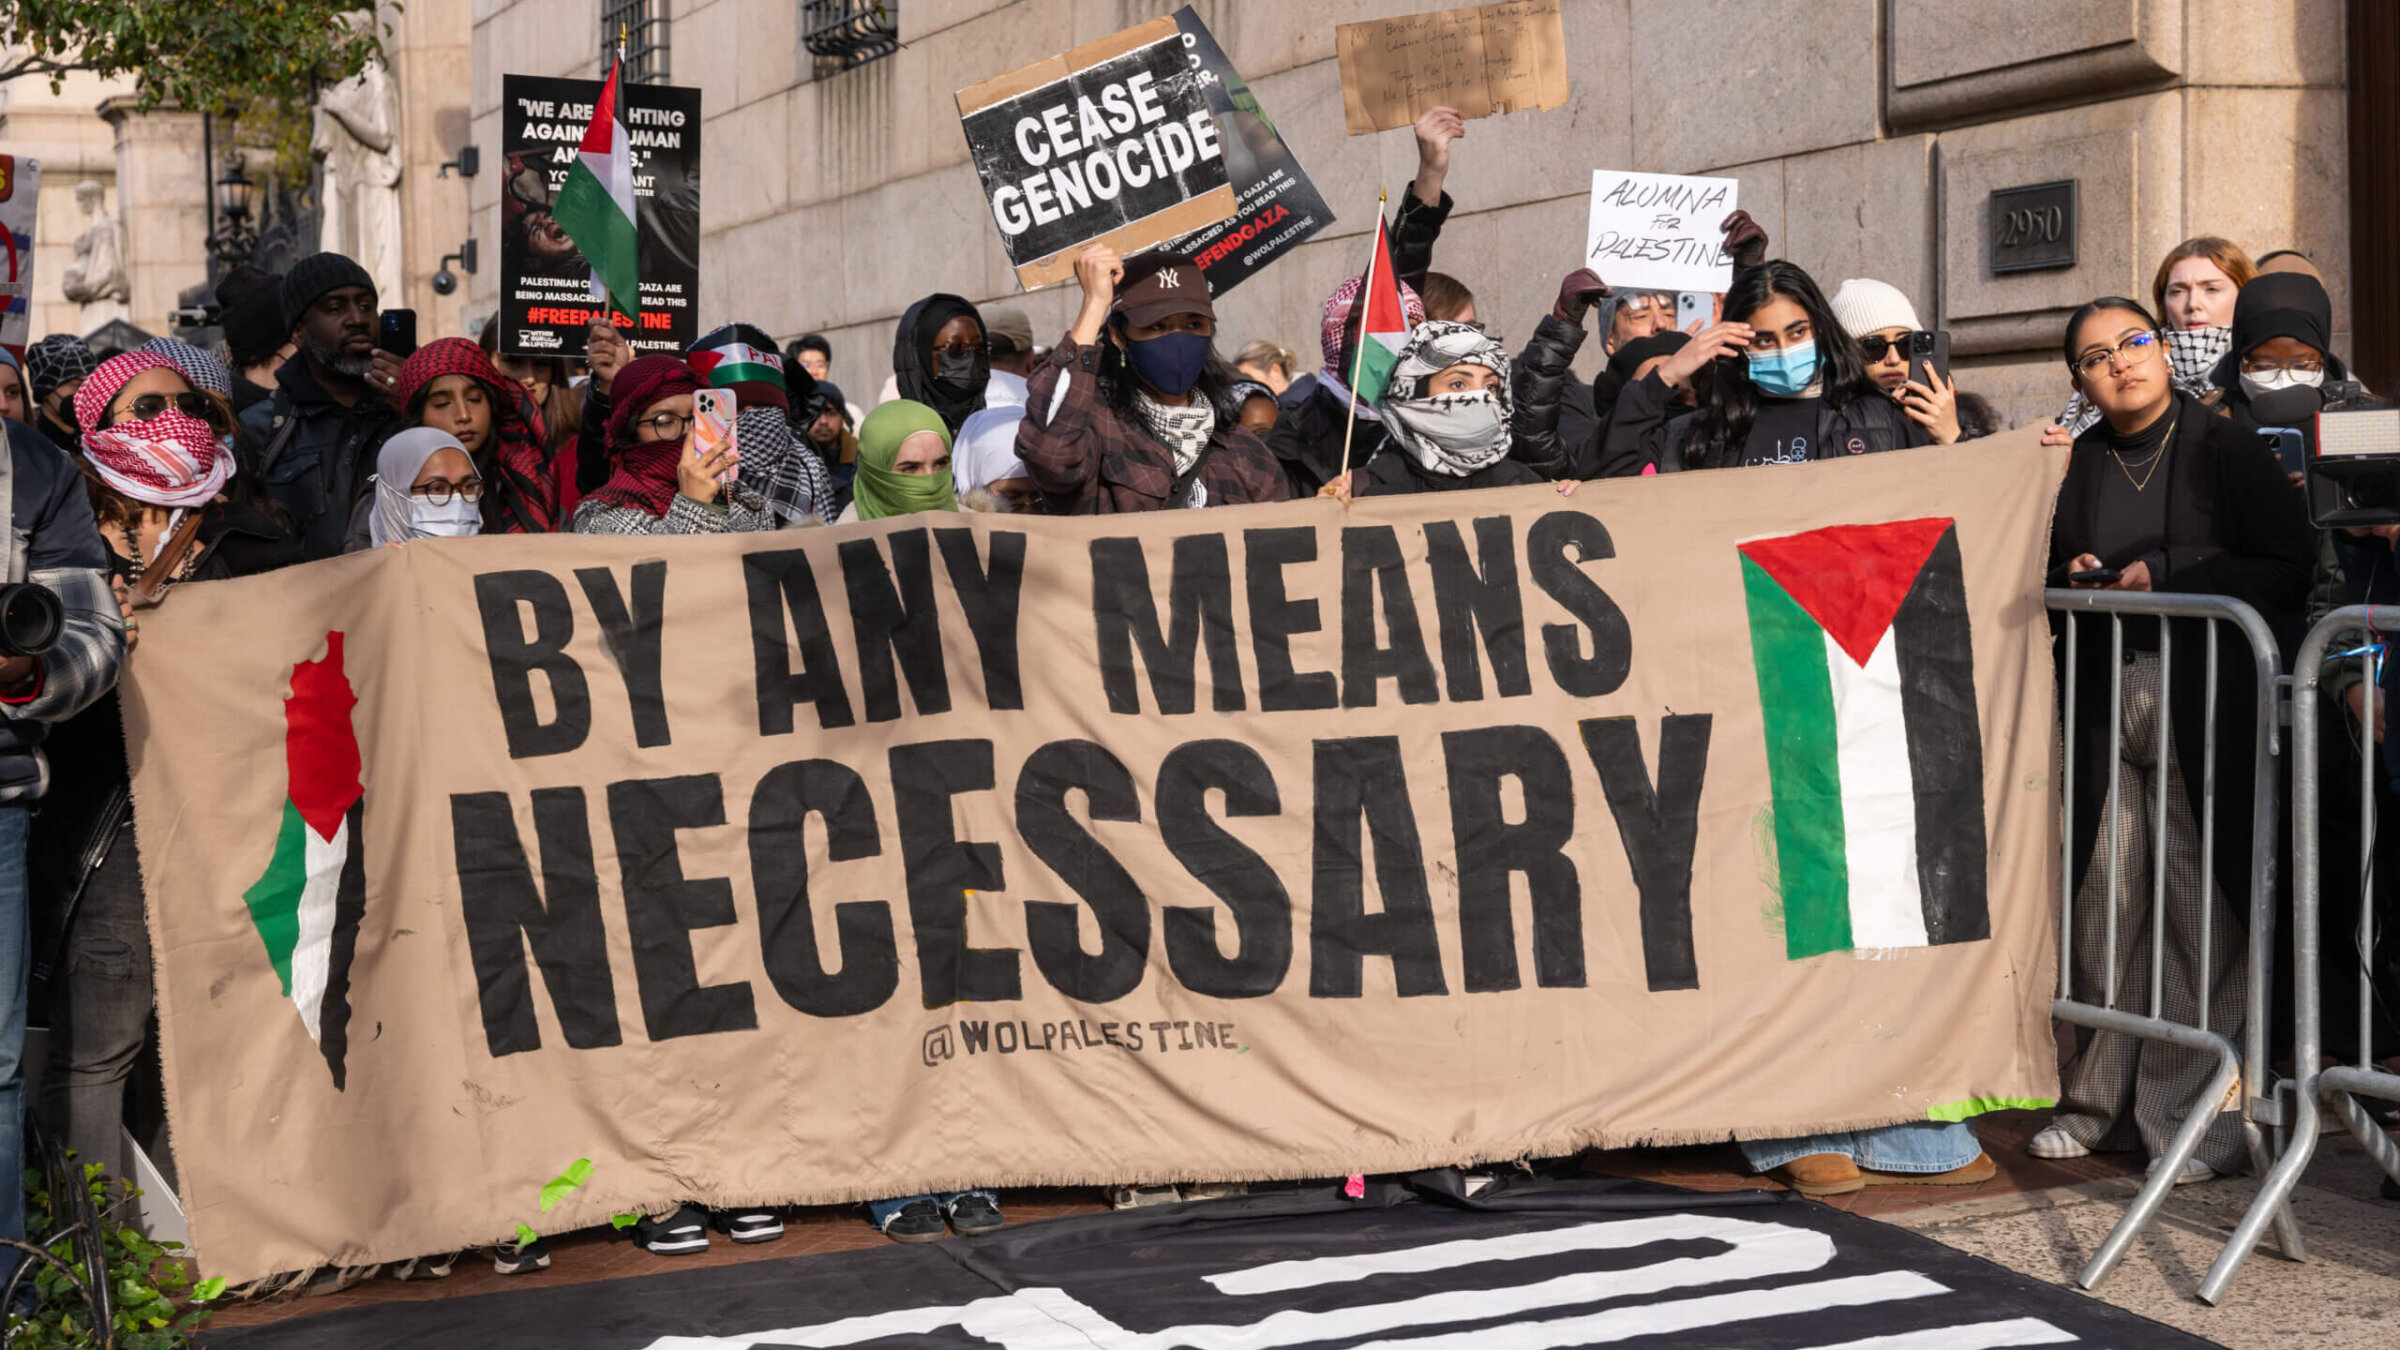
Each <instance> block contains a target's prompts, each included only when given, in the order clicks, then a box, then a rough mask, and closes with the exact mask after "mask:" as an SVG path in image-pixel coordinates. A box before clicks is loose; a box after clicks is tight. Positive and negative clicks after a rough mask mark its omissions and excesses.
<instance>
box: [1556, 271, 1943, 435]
mask: <svg viewBox="0 0 2400 1350" xmlns="http://www.w3.org/2000/svg"><path fill="white" fill-rule="evenodd" d="M1734 357H1740V358H1741V360H1740V363H1739V364H1736V363H1735V362H1734V360H1733V359H1731V358H1734ZM1704 369H1706V370H1708V371H1709V372H1710V374H1709V378H1708V380H1707V382H1706V383H1705V384H1704V385H1701V386H1698V387H1697V388H1696V391H1695V397H1696V398H1697V400H1698V404H1699V406H1698V408H1697V409H1696V410H1695V411H1692V412H1689V413H1682V414H1677V413H1675V412H1674V410H1673V407H1672V403H1673V399H1674V395H1675V392H1676V391H1677V390H1679V389H1681V388H1683V387H1684V386H1685V385H1687V384H1690V383H1692V381H1693V380H1694V379H1695V378H1697V377H1698V376H1699V375H1700V373H1701V371H1702V370H1704ZM1927 443H1928V440H1927V436H1926V433H1925V429H1924V428H1923V427H1922V426H1920V425H1918V424H1917V423H1916V422H1914V421H1912V420H1910V418H1909V417H1908V415H1907V414H1906V413H1905V412H1903V411H1902V410H1901V407H1900V405H1899V404H1897V403H1895V402H1893V401H1892V399H1891V397H1890V396H1889V395H1888V394H1886V393H1885V392H1884V391H1883V387H1882V386H1880V385H1878V384H1876V383H1875V381H1874V380H1873V378H1871V377H1870V376H1869V375H1868V374H1867V369H1866V363H1865V361H1864V359H1863V358H1862V355H1861V353H1860V351H1859V346H1858V344H1857V343H1856V342H1854V341H1852V340H1851V338H1850V335H1849V333H1848V332H1846V331H1844V329H1843V328H1842V325H1841V321H1840V320H1838V319H1836V318H1834V316H1833V310H1832V307H1831V306H1830V305H1829V304H1828V303H1827V302H1826V300H1825V294H1824V292H1822V291H1820V290H1819V289H1817V283H1816V282H1815V280H1814V279H1812V278H1811V277H1810V276H1809V275H1808V273H1806V272H1804V271H1802V270H1800V269H1799V268H1798V267H1795V266H1793V265H1792V264H1791V263H1788V262H1783V261H1781V260H1777V261H1774V262H1767V263H1761V264H1760V265H1758V266H1757V267H1754V268H1750V269H1747V270H1743V271H1739V272H1737V273H1736V274H1735V275H1734V279H1733V288H1732V289H1731V290H1729V291H1727V292H1726V294H1725V317H1724V319H1723V320H1721V321H1720V322H1718V323H1715V324H1711V325H1710V326H1708V327H1706V328H1703V329H1701V330H1700V332H1699V333H1698V334H1696V335H1694V337H1693V338H1692V340H1691V341H1690V342H1689V343H1686V344H1685V345H1684V346H1683V348H1682V349H1681V350H1679V351H1677V352H1676V353H1675V354H1674V355H1673V356H1671V357H1669V358H1667V359H1666V360H1665V361H1663V362H1661V363H1659V366H1658V368H1657V369H1656V370H1653V371H1652V372H1651V373H1650V374H1648V375H1645V376H1643V377H1642V378H1641V379H1638V380H1635V381H1634V382H1633V383H1631V384H1629V385H1627V386H1625V392H1624V395H1623V396H1622V397H1621V398H1620V399H1619V400H1618V402H1617V408H1616V413H1615V415H1614V417H1612V418H1611V420H1610V422H1609V426H1608V430H1607V434H1606V437H1605V440H1604V442H1603V449H1602V455H1601V472H1602V473H1603V475H1605V476H1610V477H1615V476H1621V475H1627V474H1638V473H1641V472H1642V471H1643V470H1644V469H1645V468H1647V467H1652V466H1655V467H1656V468H1657V469H1658V471H1659V472H1662V473H1668V472H1673V471H1675V470H1678V469H1687V468H1690V469H1713V468H1722V467H1726V466H1729V465H1736V464H1739V465H1756V464H1798V463H1804V462H1807V461H1810V460H1819V459H1832V458H1836V457H1838V456H1843V455H1858V454H1867V453H1870V452H1873V451H1879V450H1896V449H1900V448H1902V447H1904V446H1911V445H1924V444H1927Z"/></svg>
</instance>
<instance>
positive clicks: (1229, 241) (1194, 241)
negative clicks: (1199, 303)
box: [1175, 5, 1333, 295]
mask: <svg viewBox="0 0 2400 1350" xmlns="http://www.w3.org/2000/svg"><path fill="white" fill-rule="evenodd" d="M1175 23H1176V26H1177V27H1179V28H1181V29H1182V30H1183V49H1184V60H1185V61H1186V62H1188V63H1189V64H1190V66H1191V68H1192V69H1193V70H1194V71H1195V72H1197V73H1198V74H1199V76H1200V79H1201V81H1202V83H1203V84H1204V85H1205V86H1206V88H1207V90H1208V107H1209V111H1210V112H1213V113H1215V114H1216V117H1217V127H1218V129H1219V132H1220V134H1221V137H1222V140H1223V143H1224V147H1225V172H1226V174H1227V175H1228V176H1229V178H1230V179H1231V181H1232V183H1233V191H1234V199H1235V200H1236V201H1237V202H1239V203H1240V206H1239V209H1238V210H1236V211H1235V213H1234V215H1233V218H1232V219H1230V220H1220V221H1218V222H1217V223H1215V224H1213V225H1208V226H1204V227H1203V228H1201V229H1199V230H1196V231H1194V232H1193V233H1191V234H1188V235H1186V236H1184V237H1183V238H1181V239H1178V240H1176V241H1175V250H1176V252H1178V253H1182V254H1185V255H1186V256H1188V257H1190V258H1191V260H1192V261H1193V262H1195V263H1197V264H1199V266H1200V275H1201V276H1203V277H1205V278H1207V280H1208V289H1209V293H1210V294H1212V295H1223V294H1224V293H1225V292H1227V291H1230V290H1232V289H1233V288H1234V287H1236V286H1239V285H1241V284H1242V283H1243V282H1245V281H1248V280H1249V279H1250V278H1251V277H1252V276H1253V275H1255V274H1256V273H1257V272H1258V270H1259V269H1260V268H1262V267H1265V266H1266V265H1267V264H1268V263H1271V262H1273V261H1275V260H1276V259H1277V258H1280V257H1282V256H1283V255H1284V254H1285V253H1287V252H1289V251H1291V250H1292V249H1295V248H1298V247H1300V245H1302V244H1304V243H1306V242H1307V241H1308V238H1309V236H1311V235H1313V234H1315V233H1316V232H1317V231H1319V230H1322V229H1324V228H1325V227H1326V226H1328V225H1331V224H1332V223H1333V208H1332V207H1330V206H1328V205H1326V204H1325V194H1323V193H1321V192H1319V191H1317V185H1316V184H1315V183H1312V182H1310V181H1309V178H1308V175H1307V173H1305V172H1303V171H1302V170H1301V168H1300V161H1299V160H1298V159H1297V158H1295V157H1294V156H1293V155H1292V148H1291V147H1290V146H1288V145H1285V144H1284V143H1283V135H1282V133H1280V132H1278V131H1277V130H1275V122H1274V119H1272V118H1270V117H1268V116H1267V112H1266V109H1264V108H1262V107H1260V106H1259V102H1258V96H1257V95H1256V94H1254V93H1252V92H1250V82H1249V81H1247V80H1245V79H1243V78H1242V72H1240V71H1238V70H1235V69H1234V68H1233V62H1231V61H1229V60H1227V59H1226V58H1225V49H1224V48H1222V47H1219V46H1218V45H1217V39H1216V36H1215V35H1214V34H1212V33H1210V32H1209V31H1208V25H1207V24H1204V23H1202V22H1200V16H1199V15H1197V14H1195V13H1193V12H1192V7H1191V6H1190V5H1185V6H1184V7H1183V8H1181V9H1179V10H1176V11H1175Z"/></svg>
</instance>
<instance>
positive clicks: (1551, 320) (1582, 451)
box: [1508, 314, 1601, 478]
mask: <svg viewBox="0 0 2400 1350" xmlns="http://www.w3.org/2000/svg"><path fill="white" fill-rule="evenodd" d="M1585 336H1586V334H1585V333H1584V331H1583V328H1582V326H1581V325H1579V324H1571V323H1568V322H1567V321H1566V320H1564V319H1561V318H1559V317H1558V316H1557V315H1555V314H1545V315H1543V316H1542V321H1541V322H1540V323H1537V324H1535V325H1534V326H1533V336H1532V337H1531V338H1528V339H1526V342H1525V350H1524V351H1522V352H1520V353H1518V355H1517V365H1516V369H1514V370H1512V371H1510V372H1509V377H1508V384H1509V397H1510V398H1511V399H1512V400H1514V401H1515V403H1516V405H1517V409H1516V434H1517V443H1516V447H1515V448H1514V449H1513V450H1511V451H1510V452H1509V454H1510V457H1511V458H1512V459H1515V460H1518V461H1519V462H1521V463H1523V464H1524V465H1525V467H1527V468H1529V469H1531V470H1533V471H1534V472H1535V473H1537V474H1540V475H1541V476H1542V477H1544V478H1598V477H1599V476H1600V458H1601V456H1600V435H1601V426H1600V419H1599V417H1598V416H1597V414H1596V413H1595V410H1594V408H1593V404H1592V387H1591V386H1590V385H1588V384H1585V383H1584V382H1583V381H1581V380H1578V379H1576V378H1575V354H1576V353H1577V352H1579V351H1581V350H1582V349H1583V340H1584V338H1585Z"/></svg>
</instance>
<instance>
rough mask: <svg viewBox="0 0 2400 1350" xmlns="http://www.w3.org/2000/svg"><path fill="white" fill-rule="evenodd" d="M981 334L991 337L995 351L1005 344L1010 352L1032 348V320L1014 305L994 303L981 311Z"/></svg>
mask: <svg viewBox="0 0 2400 1350" xmlns="http://www.w3.org/2000/svg"><path fill="white" fill-rule="evenodd" d="M983 335H984V336H985V337H987V338H990V339H991V342H992V346H993V348H994V350H995V352H997V350H998V348H999V347H1000V346H1001V345H1002V344H1006V345H1007V347H1008V349H1009V351H1011V352H1030V351H1032V350H1033V320H1031V319H1028V318H1026V317H1025V311H1024V310H1021V309H1019V308H1017V307H1016V306H1015V305H994V306H991V307H989V308H987V309H985V310H984V311H983Z"/></svg>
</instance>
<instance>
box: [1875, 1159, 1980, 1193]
mask: <svg viewBox="0 0 2400 1350" xmlns="http://www.w3.org/2000/svg"><path fill="white" fill-rule="evenodd" d="M1999 1171H2000V1165H1999V1164H1998V1163H1995V1162H1993V1161H1992V1155H1991V1154H1989V1153H1978V1154H1976V1155H1975V1161H1973V1162H1971V1163H1968V1164H1967V1165H1966V1166H1964V1167H1953V1168H1951V1169H1950V1170H1949V1171H1947V1172H1877V1171H1874V1170H1872V1169H1861V1171H1860V1175H1861V1176H1863V1177H1864V1178H1865V1179H1866V1184H1867V1185H1869V1186H1972V1185H1975V1184H1976V1183H1978V1182H1984V1181H1990V1180H1991V1179H1992V1178H1993V1177H1994V1176H1996V1175H1998V1174H1999Z"/></svg>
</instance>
